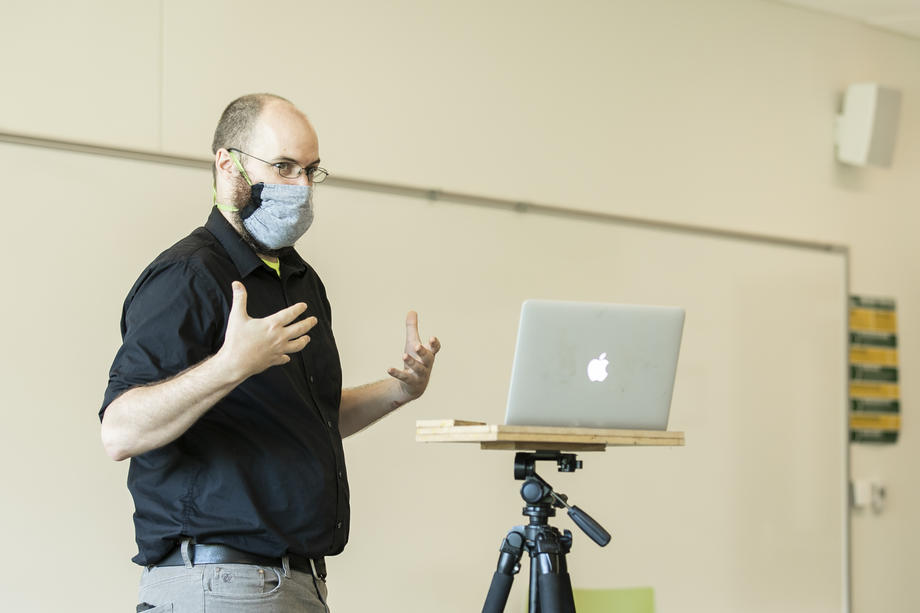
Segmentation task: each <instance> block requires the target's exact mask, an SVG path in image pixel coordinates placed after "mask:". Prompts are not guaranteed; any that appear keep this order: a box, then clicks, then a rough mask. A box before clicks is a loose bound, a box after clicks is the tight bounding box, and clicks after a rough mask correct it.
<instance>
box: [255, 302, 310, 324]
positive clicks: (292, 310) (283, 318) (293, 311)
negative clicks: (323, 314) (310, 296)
mask: <svg viewBox="0 0 920 613" xmlns="http://www.w3.org/2000/svg"><path fill="white" fill-rule="evenodd" d="M306 310H307V304H306V303H305V302H298V303H297V304H292V305H291V306H289V307H288V308H286V309H281V310H280V311H278V312H277V313H274V314H272V315H269V316H268V317H266V318H265V319H266V320H268V321H270V322H271V323H275V324H280V325H282V326H286V325H288V324H289V323H291V322H292V321H294V320H295V319H297V318H298V317H300V316H301V315H303V314H304V313H305V312H306ZM314 319H315V318H314Z"/></svg>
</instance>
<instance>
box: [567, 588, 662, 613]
mask: <svg viewBox="0 0 920 613" xmlns="http://www.w3.org/2000/svg"><path fill="white" fill-rule="evenodd" d="M572 594H573V595H574V596H575V610H576V611H578V613H655V591H654V590H653V589H652V588H650V587H631V588H621V589H610V590H579V589H573V590H572Z"/></svg>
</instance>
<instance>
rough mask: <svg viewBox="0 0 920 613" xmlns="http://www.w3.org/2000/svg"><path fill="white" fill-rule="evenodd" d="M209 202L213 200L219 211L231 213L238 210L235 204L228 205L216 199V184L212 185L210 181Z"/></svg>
mask: <svg viewBox="0 0 920 613" xmlns="http://www.w3.org/2000/svg"><path fill="white" fill-rule="evenodd" d="M211 202H213V203H214V206H216V207H217V208H218V209H220V210H221V211H230V212H231V213H234V212H236V211H239V209H238V208H236V207H235V206H228V205H226V204H221V203H220V202H218V201H217V186H216V185H214V183H211Z"/></svg>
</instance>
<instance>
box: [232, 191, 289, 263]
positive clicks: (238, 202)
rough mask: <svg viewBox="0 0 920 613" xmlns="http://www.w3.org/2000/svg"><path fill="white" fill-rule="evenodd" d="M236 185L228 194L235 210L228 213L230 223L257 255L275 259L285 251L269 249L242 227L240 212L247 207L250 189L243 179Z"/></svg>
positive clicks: (250, 194)
mask: <svg viewBox="0 0 920 613" xmlns="http://www.w3.org/2000/svg"><path fill="white" fill-rule="evenodd" d="M237 179H238V180H237V181H236V183H234V185H233V191H232V192H231V193H230V203H229V204H230V206H232V207H234V208H235V209H237V210H236V211H230V221H231V223H232V224H233V225H234V226H236V228H237V229H238V230H239V232H240V237H241V238H242V239H243V242H245V243H246V244H247V245H249V247H250V248H251V249H252V250H253V251H255V252H256V253H257V254H259V255H267V256H269V257H273V258H276V257H278V256H279V255H281V253H282V252H283V251H284V250H285V248H284V247H282V248H281V249H270V248H268V247H266V246H265V245H263V244H262V243H260V242H259V241H257V240H256V238H255V237H254V236H253V235H252V234H250V233H249V230H247V229H246V226H244V225H243V218H242V216H241V215H240V211H242V210H243V208H244V207H246V206H248V205H249V201H250V199H251V198H252V188H251V187H249V185H248V184H247V183H246V181H245V180H243V177H237Z"/></svg>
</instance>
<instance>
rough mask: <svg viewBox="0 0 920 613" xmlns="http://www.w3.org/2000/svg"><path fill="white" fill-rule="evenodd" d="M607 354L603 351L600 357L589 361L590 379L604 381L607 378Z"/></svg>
mask: <svg viewBox="0 0 920 613" xmlns="http://www.w3.org/2000/svg"><path fill="white" fill-rule="evenodd" d="M609 363H610V362H609V361H608V360H607V354H606V353H602V354H600V355H599V356H598V357H596V358H594V359H593V360H591V361H590V362H588V379H590V380H591V381H603V380H604V379H606V378H607V364H609Z"/></svg>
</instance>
